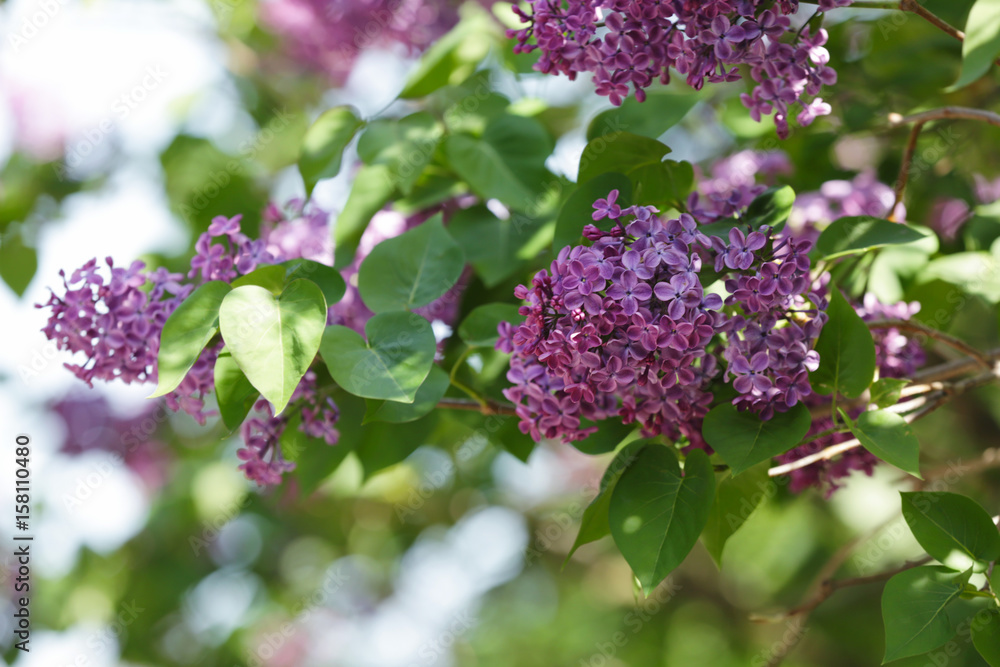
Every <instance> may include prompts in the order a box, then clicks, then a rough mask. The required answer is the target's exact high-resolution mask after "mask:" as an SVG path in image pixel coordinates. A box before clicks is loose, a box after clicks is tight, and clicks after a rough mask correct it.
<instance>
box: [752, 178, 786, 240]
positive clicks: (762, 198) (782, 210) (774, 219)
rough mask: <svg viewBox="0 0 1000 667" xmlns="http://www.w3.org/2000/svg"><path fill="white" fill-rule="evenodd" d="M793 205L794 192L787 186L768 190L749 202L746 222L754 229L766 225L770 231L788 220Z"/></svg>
mask: <svg viewBox="0 0 1000 667" xmlns="http://www.w3.org/2000/svg"><path fill="white" fill-rule="evenodd" d="M794 205H795V190H793V189H791V188H790V187H788V186H787V185H785V186H782V187H775V188H770V189H769V190H767V191H765V192H763V193H761V194H760V195H759V196H758V197H757V198H756V199H754V200H753V201H752V202H750V206H748V207H747V212H746V216H745V218H746V222H747V223H749V225H750V226H751V227H753V228H754V229H758V228H760V227H763V226H764V225H767V226H768V227H771V228H772V229H773V228H775V227H777V226H778V225H780V224H781V223H783V222H785V221H786V220H788V216H789V215H791V213H792V207H793V206H794Z"/></svg>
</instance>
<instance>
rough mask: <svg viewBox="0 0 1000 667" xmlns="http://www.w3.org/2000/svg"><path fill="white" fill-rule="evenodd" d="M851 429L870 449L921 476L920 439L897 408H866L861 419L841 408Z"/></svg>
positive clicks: (880, 456)
mask: <svg viewBox="0 0 1000 667" xmlns="http://www.w3.org/2000/svg"><path fill="white" fill-rule="evenodd" d="M841 416H842V417H843V418H844V421H845V422H847V424H848V426H850V428H851V433H853V434H854V437H855V438H857V439H858V441H859V442H860V443H861V445H862V446H863V447H864V448H865V449H867V450H868V451H869V452H871V453H872V454H874V455H875V456H877V457H879V458H880V459H882V460H883V461H885V462H887V463H891V464H892V465H894V466H896V467H897V468H899V469H900V470H903V471H905V472H908V473H910V474H911V475H913V476H914V477H916V478H917V479H923V477H921V476H920V442H919V441H918V440H917V436H915V435H913V429H911V428H910V425H909V424H908V423H907V421H906V420H905V419H903V418H902V417H901V416H899V415H897V414H896V413H895V412H887V411H885V410H875V411H871V412H862V413H861V415H860V416H859V417H858V419H857V421H851V420H850V418H849V417H848V416H847V415H846V414H844V412H843V411H841Z"/></svg>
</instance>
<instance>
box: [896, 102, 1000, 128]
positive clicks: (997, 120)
mask: <svg viewBox="0 0 1000 667" xmlns="http://www.w3.org/2000/svg"><path fill="white" fill-rule="evenodd" d="M933 120H975V121H979V122H982V123H988V124H990V125H996V126H997V127H1000V114H996V113H994V112H992V111H987V110H985V109H970V108H969V107H954V106H951V107H940V108H938V109H930V110H928V111H921V112H920V113H915V114H912V115H909V116H901V115H899V114H898V113H892V114H889V126H890V127H900V126H902V125H911V124H913V123H929V122H931V121H933Z"/></svg>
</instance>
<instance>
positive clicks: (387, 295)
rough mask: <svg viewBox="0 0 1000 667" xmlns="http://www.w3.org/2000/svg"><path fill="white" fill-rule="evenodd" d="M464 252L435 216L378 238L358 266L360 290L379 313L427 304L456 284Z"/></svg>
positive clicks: (367, 303) (462, 265)
mask: <svg viewBox="0 0 1000 667" xmlns="http://www.w3.org/2000/svg"><path fill="white" fill-rule="evenodd" d="M464 267H465V257H464V255H463V254H462V249H461V248H459V247H458V244H457V243H455V240H454V239H453V238H452V237H451V235H450V234H449V233H448V231H447V230H446V229H445V228H444V224H443V223H442V222H441V216H440V215H436V216H434V217H433V218H431V219H430V220H428V221H427V222H425V223H423V224H421V225H417V226H416V227H414V228H413V229H411V230H410V231H408V232H406V233H405V234H401V235H399V236H397V237H395V238H392V239H389V240H387V241H383V242H382V243H379V244H378V245H377V246H375V247H374V248H372V251H371V253H369V254H368V257H366V258H365V261H364V262H362V264H361V268H360V269H359V270H358V291H359V292H360V293H361V299H362V300H363V301H364V302H365V305H366V306H368V307H369V308H371V309H372V310H373V311H375V312H376V313H381V312H385V311H389V310H412V309H414V308H419V307H420V306H426V305H427V304H429V303H430V302H431V301H433V300H434V299H436V298H438V297H439V296H441V295H442V294H444V293H445V292H447V291H448V290H449V289H451V287H452V285H454V284H455V283H456V282H457V281H458V278H459V276H461V275H462V269H463V268H464Z"/></svg>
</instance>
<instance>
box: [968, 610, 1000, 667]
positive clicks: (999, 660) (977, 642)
mask: <svg viewBox="0 0 1000 667" xmlns="http://www.w3.org/2000/svg"><path fill="white" fill-rule="evenodd" d="M972 643H973V645H974V646H975V647H976V650H977V651H979V655H981V656H983V660H985V661H986V662H987V663H988V664H989V665H990V667H1000V613H997V610H996V609H991V610H990V611H989V619H988V620H987V621H985V622H981V621H980V620H979V617H978V616H977V617H976V619H975V620H974V621H973V623H972Z"/></svg>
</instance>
